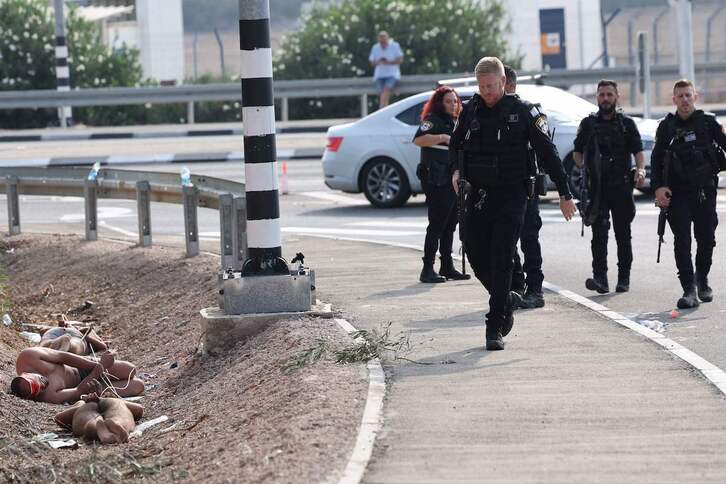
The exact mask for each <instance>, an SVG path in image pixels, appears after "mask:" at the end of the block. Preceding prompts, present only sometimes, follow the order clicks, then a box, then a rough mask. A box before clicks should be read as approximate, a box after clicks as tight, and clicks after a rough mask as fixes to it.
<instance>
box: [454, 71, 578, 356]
mask: <svg viewBox="0 0 726 484" xmlns="http://www.w3.org/2000/svg"><path fill="white" fill-rule="evenodd" d="M474 73H475V75H476V79H477V83H478V85H479V92H478V94H474V96H473V97H472V99H471V100H470V101H469V102H468V103H467V104H466V105H465V106H464V109H463V111H462V114H461V115H460V116H459V121H458V123H457V125H456V127H455V128H454V133H453V134H452V135H451V140H450V143H449V155H450V160H451V162H452V168H453V169H454V171H453V175H452V182H453V184H454V187H455V190H457V192H458V190H460V189H463V186H462V187H459V181H460V178H463V179H465V180H466V181H467V182H468V183H469V184H470V189H469V193H468V196H467V205H466V210H467V213H466V222H467V232H466V239H465V242H466V253H467V255H468V256H469V260H470V262H471V266H472V268H473V269H474V274H475V275H476V277H477V279H479V281H481V283H482V284H483V285H484V287H485V288H486V289H487V290H488V291H489V295H490V298H489V313H488V314H487V320H486V348H487V349H488V350H501V349H504V341H503V340H502V337H503V336H506V335H507V334H508V333H509V331H510V330H511V329H512V325H513V323H514V319H513V316H512V303H511V295H510V287H511V283H512V257H513V256H514V246H515V244H516V243H517V239H518V237H519V233H520V229H521V228H522V224H523V221H524V212H525V209H526V205H527V195H528V186H527V181H528V175H527V155H528V154H527V146H528V144H529V143H531V145H532V147H533V148H534V150H535V151H536V152H537V155H538V157H539V159H540V160H542V162H543V165H544V167H545V169H546V170H547V172H548V174H549V175H550V177H551V178H552V179H553V180H554V182H555V184H556V185H557V188H558V191H559V193H560V210H561V211H562V214H563V215H564V216H565V219H567V220H569V219H571V218H572V216H573V215H574V213H575V210H576V207H575V203H574V202H573V201H572V195H571V194H570V191H569V189H568V187H567V181H566V178H565V172H564V170H563V168H562V163H561V161H560V158H559V156H558V154H557V148H556V147H555V145H554V144H552V141H551V140H550V137H549V133H548V127H547V119H546V117H545V116H544V115H543V114H542V113H541V112H540V111H539V109H538V108H537V107H536V106H534V105H532V104H529V103H526V102H524V101H522V100H521V99H518V98H516V97H514V96H505V95H504V84H505V76H504V65H503V64H502V62H501V61H500V60H499V59H497V58H496V57H484V58H482V59H481V60H480V61H479V62H478V63H477V65H476V67H475V69H474ZM460 152H461V158H460V156H459V153H460ZM457 163H458V165H457ZM459 165H460V167H459Z"/></svg>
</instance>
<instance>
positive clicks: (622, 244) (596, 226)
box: [590, 184, 635, 275]
mask: <svg viewBox="0 0 726 484" xmlns="http://www.w3.org/2000/svg"><path fill="white" fill-rule="evenodd" d="M602 197H603V199H602V200H601V201H600V213H599V215H598V217H597V219H596V220H595V222H594V223H593V224H592V242H591V244H590V247H591V249H592V272H593V274H603V275H604V274H606V273H607V271H608V233H609V232H610V214H611V213H612V216H613V229H614V230H615V241H616V242H617V244H618V270H619V271H621V272H624V273H629V272H630V268H631V266H632V265H633V246H632V243H631V235H630V224H631V223H632V222H633V219H634V218H635V200H633V188H632V186H630V185H627V184H619V185H609V186H606V187H605V189H604V190H603V194H602Z"/></svg>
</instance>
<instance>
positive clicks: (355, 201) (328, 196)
mask: <svg viewBox="0 0 726 484" xmlns="http://www.w3.org/2000/svg"><path fill="white" fill-rule="evenodd" d="M298 195H302V196H304V197H310V198H317V199H318V200H327V201H329V202H335V203H343V204H345V205H370V204H369V203H368V201H367V200H361V199H360V198H353V197H346V196H345V195H338V194H336V193H329V192H301V193H299V194H298Z"/></svg>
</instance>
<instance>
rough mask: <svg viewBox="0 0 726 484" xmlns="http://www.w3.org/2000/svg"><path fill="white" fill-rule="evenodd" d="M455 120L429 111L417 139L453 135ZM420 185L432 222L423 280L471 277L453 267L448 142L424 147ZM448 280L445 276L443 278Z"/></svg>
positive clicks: (453, 207)
mask: <svg viewBox="0 0 726 484" xmlns="http://www.w3.org/2000/svg"><path fill="white" fill-rule="evenodd" d="M453 130H454V120H453V118H452V117H451V116H449V115H448V114H446V113H430V114H429V115H428V116H427V117H426V119H425V120H424V121H423V122H422V123H421V125H420V126H419V128H418V130H417V131H416V134H415V135H414V137H413V138H414V139H416V138H418V137H419V136H423V135H426V134H433V135H437V134H446V135H449V136H450V135H451V133H452V131H453ZM416 175H417V176H418V177H419V179H420V180H421V186H422V188H423V190H424V193H425V194H426V205H427V206H428V219H429V224H428V227H426V239H425V242H424V256H423V262H424V268H423V270H422V271H421V277H420V280H421V282H443V280H442V279H441V278H440V277H439V276H442V277H443V278H448V279H468V278H469V277H468V276H464V275H462V274H461V273H459V272H458V271H457V270H456V269H455V268H454V263H453V260H452V258H451V248H452V244H453V239H454V231H455V230H456V222H457V217H456V193H455V192H454V188H453V186H452V185H451V173H450V171H449V153H448V146H447V144H446V143H441V144H439V145H436V146H431V147H423V148H421V162H420V163H419V166H418V167H417V169H416ZM437 248H438V250H439V253H440V254H441V267H440V269H439V273H438V274H436V272H435V271H434V270H433V266H434V260H435V258H436V249H437ZM444 280H445V279H444Z"/></svg>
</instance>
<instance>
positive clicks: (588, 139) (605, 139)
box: [573, 80, 645, 294]
mask: <svg viewBox="0 0 726 484" xmlns="http://www.w3.org/2000/svg"><path fill="white" fill-rule="evenodd" d="M618 99H619V95H618V85H617V83H616V82H615V81H610V80H601V81H600V82H599V83H598V84H597V105H598V108H599V110H598V112H596V113H593V114H591V115H590V116H588V117H586V118H584V119H583V120H582V121H581V122H580V127H579V128H578V130H577V136H576V138H575V150H574V152H573V158H574V160H575V163H576V164H577V166H578V167H579V168H580V169H583V166H584V170H586V172H587V176H586V180H589V186H588V187H587V189H588V191H589V200H587V201H585V200H583V203H585V202H587V206H586V207H585V208H584V211H585V213H584V214H583V216H584V217H585V218H586V219H588V218H589V221H587V222H586V223H587V224H591V225H592V242H591V250H592V274H593V276H592V278H588V279H587V280H586V281H585V286H586V287H587V288H588V289H590V290H591V291H597V292H598V293H600V294H605V293H606V292H609V291H610V287H609V285H608V276H607V272H608V233H609V231H610V214H611V213H612V217H613V229H614V231H615V240H616V242H617V246H618V283H617V285H616V287H615V290H616V291H617V292H627V291H628V290H629V289H630V269H631V267H632V264H633V247H632V243H631V234H630V225H631V223H632V222H633V219H634V218H635V201H634V200H633V187H634V186H638V187H642V186H643V183H644V182H645V156H644V154H643V143H642V141H641V139H640V133H639V132H638V128H637V127H636V126H635V122H634V121H633V120H632V119H631V118H629V117H628V116H626V115H624V114H623V113H621V112H618V111H617V106H618ZM631 154H632V155H635V163H636V169H635V170H632V169H631V168H632V160H631Z"/></svg>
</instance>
